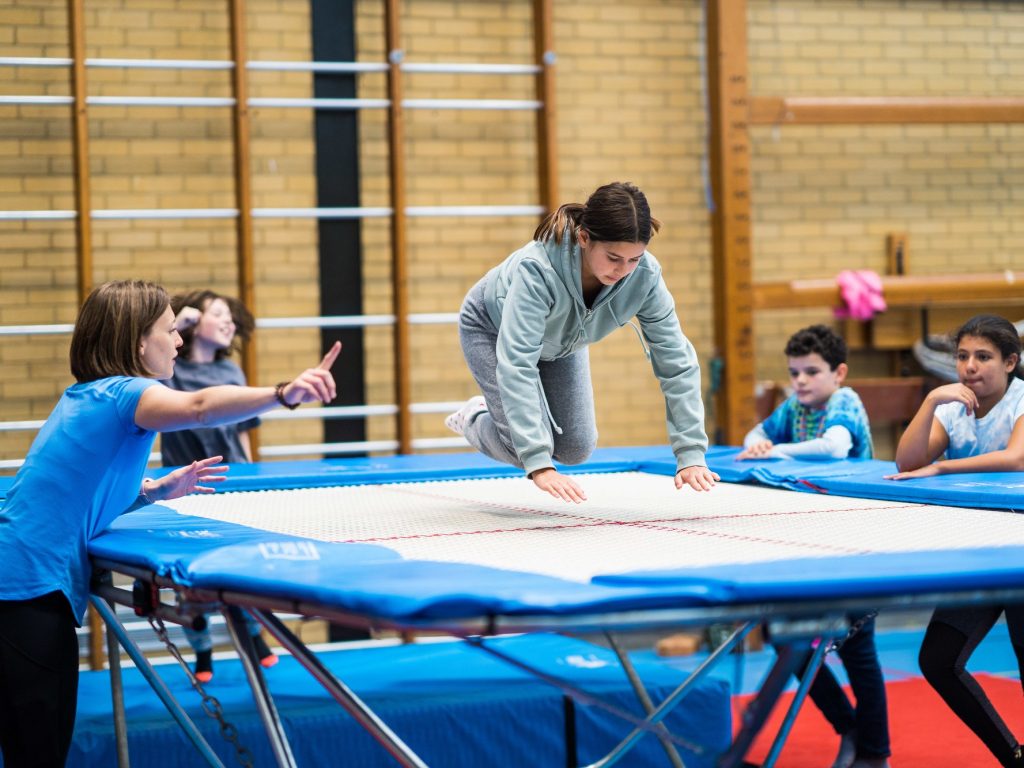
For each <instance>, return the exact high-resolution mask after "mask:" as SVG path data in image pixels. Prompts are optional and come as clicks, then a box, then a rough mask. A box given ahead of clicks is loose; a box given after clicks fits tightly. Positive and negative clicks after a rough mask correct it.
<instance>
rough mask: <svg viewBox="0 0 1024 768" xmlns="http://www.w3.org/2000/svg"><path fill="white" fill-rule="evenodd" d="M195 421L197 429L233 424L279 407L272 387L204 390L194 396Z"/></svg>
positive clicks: (232, 387)
mask: <svg viewBox="0 0 1024 768" xmlns="http://www.w3.org/2000/svg"><path fill="white" fill-rule="evenodd" d="M194 394H195V395H196V399H197V402H196V404H195V414H196V419H197V421H198V422H199V424H200V425H201V426H206V427H214V426H218V425H220V424H233V423H235V422H239V421H244V420H245V419H249V418H252V417H253V416H259V415H260V414H261V413H264V412H265V411H268V410H270V409H271V408H273V407H275V406H276V405H279V403H278V401H277V397H276V395H275V392H274V388H273V387H237V386H231V385H222V386H216V387H207V388H206V389H201V390H198V391H197V392H195V393H194Z"/></svg>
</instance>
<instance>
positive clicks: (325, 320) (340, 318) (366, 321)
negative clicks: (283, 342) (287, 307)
mask: <svg viewBox="0 0 1024 768" xmlns="http://www.w3.org/2000/svg"><path fill="white" fill-rule="evenodd" d="M394 323H395V316H394V315H334V316H327V317H263V318H258V319H257V320H256V327H257V328H365V327H368V326H374V325H394Z"/></svg>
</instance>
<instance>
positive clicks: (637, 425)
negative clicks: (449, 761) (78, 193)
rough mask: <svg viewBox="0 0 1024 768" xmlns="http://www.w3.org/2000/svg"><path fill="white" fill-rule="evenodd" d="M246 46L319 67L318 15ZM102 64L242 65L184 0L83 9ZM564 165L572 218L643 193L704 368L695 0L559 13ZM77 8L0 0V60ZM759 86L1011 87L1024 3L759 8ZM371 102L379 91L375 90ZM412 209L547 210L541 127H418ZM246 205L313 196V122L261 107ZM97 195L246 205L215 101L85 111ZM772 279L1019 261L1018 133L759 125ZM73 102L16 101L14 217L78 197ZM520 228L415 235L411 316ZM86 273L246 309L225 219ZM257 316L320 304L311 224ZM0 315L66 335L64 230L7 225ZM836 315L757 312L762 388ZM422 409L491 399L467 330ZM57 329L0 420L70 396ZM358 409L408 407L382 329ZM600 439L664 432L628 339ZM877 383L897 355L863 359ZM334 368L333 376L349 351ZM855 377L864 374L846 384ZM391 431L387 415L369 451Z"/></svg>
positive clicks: (411, 35) (29, 47)
mask: <svg viewBox="0 0 1024 768" xmlns="http://www.w3.org/2000/svg"><path fill="white" fill-rule="evenodd" d="M531 5H532V4H531V3H529V2H528V0H488V1H486V2H485V1H482V0H477V1H476V2H469V1H468V0H407V2H404V3H403V4H402V14H403V18H402V26H403V41H402V46H403V49H404V51H405V54H406V60H407V61H410V62H448V61H460V62H516V63H526V62H529V61H530V60H531V57H532V34H531ZM248 7H249V15H248V24H247V31H248V38H249V56H250V57H251V58H252V59H265V60H282V59H293V60H308V59H309V57H310V33H309V29H308V26H309V18H308V6H307V4H306V3H295V2H288V1H287V0H278V1H277V2H274V1H273V0H251V1H250V2H249V3H248ZM86 11H87V25H88V28H87V31H86V41H87V45H88V54H89V55H90V56H95V57H159V58H209V59H222V60H223V59H226V58H228V56H229V50H228V29H227V14H226V5H222V4H220V3H197V2H187V1H186V0H132V2H127V1H126V0H90V2H89V3H87V4H86ZM554 12H555V19H554V22H555V48H556V51H557V54H558V66H557V101H558V122H557V124H558V137H557V149H558V158H559V166H560V173H561V177H560V184H561V187H560V197H561V199H562V201H565V202H568V201H576V200H579V201H582V200H583V199H584V198H585V196H586V195H587V194H588V193H589V192H590V191H591V190H592V189H593V188H594V187H595V186H597V185H598V184H601V183H604V182H607V181H611V180H630V181H633V182H635V183H637V184H638V185H640V186H641V188H643V189H644V190H645V191H646V192H647V194H648V197H649V198H650V201H651V204H652V208H653V210H654V213H655V215H656V216H658V217H659V218H660V219H661V220H662V221H663V223H664V229H663V231H662V233H661V234H659V235H658V236H657V237H656V238H655V239H654V241H653V242H652V244H651V250H652V251H653V252H654V253H655V254H656V255H657V256H658V258H659V259H660V260H661V261H662V263H663V264H664V266H665V272H666V279H667V281H668V283H669V286H670V288H671V289H672V290H673V292H674V293H675V295H676V298H677V302H678V307H679V313H680V316H681V319H682V321H683V327H684V330H685V331H686V332H687V334H688V335H689V336H690V338H691V339H692V340H693V342H694V344H695V345H696V347H697V349H698V352H699V354H700V357H701V360H702V362H703V363H704V364H705V366H706V365H707V363H708V361H709V359H710V357H711V355H712V353H713V349H712V347H713V342H712V331H711V317H712V307H711V305H710V301H709V296H710V286H711V266H710V247H709V229H708V214H707V210H706V206H705V181H706V180H705V175H704V170H703V165H704V162H705V142H706V121H705V114H704V93H703V84H702V78H703V71H704V68H703V65H702V63H701V59H702V51H703V40H702V32H703V27H702V17H701V16H702V10H701V5H700V4H699V3H696V2H691V1H689V0H633V2H630V3H629V4H627V5H626V6H623V4H621V3H618V2H615V1H614V0H592V1H591V2H587V3H582V2H566V3H555V7H554ZM382 14H383V11H382V3H381V2H379V0H360V2H359V4H358V18H357V34H358V58H359V59H360V60H362V61H375V62H379V61H382V60H383V59H384V53H385V52H384V45H383V15H382ZM65 25H66V11H65V3H64V2H63V0H14V2H8V3H7V4H6V5H5V6H4V7H3V8H0V55H13V56H66V55H68V47H67V35H66V30H65ZM748 30H749V33H748V34H749V53H750V72H751V85H752V92H753V93H755V94H758V95H764V96H771V95H973V96H985V95H1015V96H1020V95H1021V94H1020V83H1022V82H1024V56H1022V55H1021V51H1022V50H1024V46H1022V45H1021V43H1022V42H1024V7H1022V6H1020V5H1018V4H1008V3H998V2H979V1H976V0H971V1H970V2H956V1H954V0H921V2H916V3H914V4H913V5H912V6H907V5H906V4H903V3H897V2H895V0H862V1H860V2H853V0H834V1H826V0H771V1H770V2H769V1H768V0H750V5H749V26H748ZM89 80H90V92H91V93H93V94H103V95H114V94H132V95H153V94H161V95H171V94H180V95H202V96H225V95H228V94H229V86H230V83H229V78H228V75H227V73H226V72H170V71H162V70H144V71H125V70H118V69H90V70H89ZM249 80H250V88H251V92H252V95H253V96H297V97H301V96H309V95H311V80H310V77H309V76H308V75H302V74H294V73H271V72H254V73H251V74H250V78H249ZM359 84H360V85H359V95H360V96H363V97H380V96H384V95H385V81H384V78H383V76H381V75H362V76H360V79H359ZM405 85H406V96H407V97H409V98H473V97H484V98H516V99H529V98H533V95H534V94H533V84H532V81H531V80H530V78H528V77H513V76H483V75H472V76H470V75H427V74H409V75H407V76H406V78H405ZM0 93H6V94H15V93H33V94H36V93H46V94H57V95H60V94H67V93H69V88H68V82H67V74H66V71H65V70H62V69H50V68H18V69H12V68H8V67H0ZM406 117H407V125H406V138H407V144H406V154H405V159H406V165H407V172H408V176H409V179H408V190H407V194H408V203H409V204H410V205H459V204H493V205H499V204H532V203H535V202H536V201H537V191H536V176H535V170H534V169H535V163H536V149H535V145H534V135H535V134H534V129H535V126H534V117H533V115H532V114H531V113H527V112H471V111H449V110H408V111H407V112H406ZM252 125H253V127H252V134H253V145H252V151H253V173H254V176H253V191H254V205H256V206H258V207H300V206H311V205H314V204H315V179H314V175H313V174H314V162H315V158H314V151H315V148H314V145H313V140H312V122H311V113H310V112H309V111H308V110H285V109H269V108H263V109H256V110H253V124H252ZM360 130H361V138H362V146H361V170H362V178H361V180H360V182H361V186H362V194H363V204H364V205H387V203H388V179H387V144H386V122H385V115H384V113H383V111H381V110H367V111H364V112H362V113H361V114H360ZM90 134H91V138H92V146H91V170H92V173H93V185H92V192H93V205H94V207H96V208H116V207H132V208H140V207H233V206H234V197H233V185H232V177H231V173H232V171H231V126H230V115H229V112H228V110H226V109H217V108H203V109H195V108H191V109H184V108H151V107H146V108H139V107H132V108H127V107H94V108H92V109H91V110H90ZM752 157H753V195H752V199H753V211H754V217H753V222H754V242H755V260H754V268H755V276H756V278H757V279H758V280H768V279H779V278H789V277H802V276H806V277H829V276H833V275H835V274H836V273H837V272H838V271H839V270H841V269H843V268H848V267H860V268H869V269H876V270H880V271H881V270H882V269H883V268H884V263H885V235H886V233H888V232H891V231H900V232H907V233H908V234H909V235H910V243H911V265H912V269H913V270H914V271H915V272H917V273H939V272H957V271H967V270H968V269H971V270H978V269H1002V268H1005V267H1008V266H1015V265H1017V264H1018V263H1019V257H1018V256H1017V254H1018V253H1019V251H1020V249H1021V246H1022V245H1024V216H1022V215H1021V214H1022V213H1024V210H1022V209H1024V198H1022V196H1021V194H1020V190H1021V189H1024V178H1022V176H1024V126H1021V125H960V126H956V125H949V126H947V125H939V126H832V127H814V126H811V127H809V126H803V127H778V128H774V127H757V128H755V129H754V130H753V131H752ZM70 173H71V163H70V122H69V112H68V109H67V108H66V107H42V106H20V107H15V106H5V105H0V209H24V208H30V209H70V208H72V207H73V204H74V201H73V188H72V184H71V176H70ZM535 223H536V222H535V221H534V220H532V219H530V218H518V219H509V218H487V219H481V218H473V217H459V218H444V219H441V218H438V219H433V218H415V219H410V220H409V228H408V241H409V270H410V277H411V282H410V290H411V293H410V300H411V309H412V311H413V312H454V311H456V310H457V308H458V305H459V303H460V301H461V298H462V296H463V295H464V293H465V291H466V290H467V289H468V288H469V287H470V286H471V285H472V284H473V283H474V282H475V280H476V279H477V278H478V277H479V276H480V275H482V274H483V273H484V272H485V271H486V269H488V268H489V267H490V266H491V265H493V264H494V263H496V262H497V261H499V260H500V259H501V258H503V257H504V256H505V255H506V254H507V253H508V252H509V251H511V250H513V249H514V248H516V247H518V246H519V245H521V244H522V243H523V242H525V241H526V240H527V239H528V238H529V235H530V234H531V232H532V230H533V228H534V226H535ZM94 230H95V231H94V246H95V259H96V279H97V280H102V279H107V278H111V277H125V276H142V277H149V278H152V279H156V280H160V281H162V282H164V283H166V284H167V285H168V286H169V287H170V288H171V289H172V290H177V289H180V288H185V287H192V286H196V285H212V286H213V287H214V288H216V289H219V290H222V291H225V292H233V291H234V290H235V288H234V286H235V269H234V242H235V235H234V225H233V223H232V222H231V221H229V220H206V221H152V220H142V221H134V222H126V221H97V222H95V226H94ZM255 241H256V277H257V286H256V295H257V300H256V306H255V307H254V310H255V311H256V313H257V315H260V316H285V315H288V316H290V315H311V314H315V313H316V311H317V306H318V294H317V291H318V289H317V287H316V285H317V283H316V269H317V266H316V264H317V255H316V248H317V233H316V224H315V222H314V221H312V220H292V221H288V220H284V219H258V220H257V221H256V224H255ZM363 246H364V274H365V277H366V287H365V307H366V312H368V313H387V312H390V308H391V307H390V288H389V283H388V281H389V277H390V253H389V248H390V233H389V228H388V223H387V221H386V220H380V219H372V220H368V221H367V222H366V224H365V228H364V237H363ZM0 270H2V272H0V323H2V324H13V323H19V324H20V323H68V322H71V320H72V319H73V317H74V313H75V309H76V304H77V299H76V296H75V287H74V286H75V281H74V229H73V226H72V225H71V224H70V222H45V221H43V222H39V221H36V222H3V221H0ZM829 319H830V314H829V312H828V311H826V310H813V311H801V312H794V311H775V312H763V313H760V314H759V315H758V316H757V318H756V328H755V331H756V338H757V358H758V375H759V376H760V377H771V378H781V377H782V376H783V375H784V361H783V360H782V357H781V354H780V349H781V347H782V346H783V344H784V341H785V338H786V337H787V336H788V335H789V334H790V333H791V332H792V331H793V330H794V329H795V328H797V327H799V326H801V325H805V324H807V323H809V322H817V321H828V320H829ZM411 333H412V338H411V340H412V360H411V361H410V371H411V376H412V381H413V399H414V401H440V400H458V399H462V398H465V397H467V396H469V395H470V394H473V392H474V386H473V383H472V381H471V380H470V377H469V375H468V373H467V372H466V370H465V366H464V364H463V363H462V360H461V356H460V352H459V349H458V343H457V337H456V333H455V329H454V327H453V326H444V325H442V326H413V328H412V331H411ZM317 337H318V335H317V334H316V333H315V332H310V331H281V330H263V331H260V332H259V334H258V336H257V338H258V343H257V353H258V355H259V360H260V378H261V380H262V381H265V382H270V381H276V380H278V379H280V378H283V377H284V376H286V375H288V374H289V373H291V372H293V371H294V370H297V369H299V368H301V367H304V366H305V365H307V364H308V361H309V360H310V358H311V357H315V355H316V349H317V344H318V341H317ZM66 346H67V337H65V336H52V337H51V336H44V337H40V336H36V337H30V338H28V337H16V336H14V337H12V336H0V402H2V406H0V420H15V419H19V420H20V419H38V418H43V417H44V416H45V415H46V413H47V412H48V411H49V409H50V408H51V407H52V404H53V402H54V400H55V398H56V397H57V396H58V394H59V392H60V390H61V389H62V388H63V387H64V386H66V384H67V383H68V380H69V378H68V374H67V370H66ZM367 361H368V363H367V379H368V396H367V399H368V402H370V403H390V402H393V392H392V389H393V377H392V362H391V334H390V330H388V329H371V330H369V331H368V332H367ZM592 362H593V367H594V379H595V382H594V383H595V390H596V397H597V404H598V421H599V428H600V430H601V442H602V444H604V445H623V444H640V443H652V442H662V441H664V439H665V433H664V423H663V409H662V405H661V399H660V394H659V391H658V388H657V384H656V382H655V381H654V379H653V377H652V376H651V374H650V371H649V367H648V366H647V364H646V363H645V361H644V360H643V357H642V355H641V354H640V350H639V348H638V346H637V344H636V341H635V339H634V338H633V337H632V334H631V333H629V332H627V331H624V332H622V333H619V334H614V335H613V336H612V337H610V338H609V339H607V340H605V341H604V342H602V343H601V344H600V345H597V346H596V347H594V348H593V350H592ZM857 363H858V365H859V366H860V367H861V369H862V370H864V369H868V368H871V369H872V370H870V371H868V372H876V371H875V370H874V369H875V368H878V366H880V365H881V363H879V362H878V360H875V359H874V358H871V357H868V356H863V355H862V356H859V357H858V359H857ZM342 364H344V361H343V362H342ZM857 372H858V371H855V373H857ZM414 433H415V435H416V436H417V437H442V436H446V433H445V430H444V428H443V426H442V424H441V417H440V416H429V417H427V416H424V417H418V418H417V419H416V420H415V421H414ZM319 434H320V432H319V425H318V423H317V422H315V421H313V422H311V421H287V422H274V423H268V425H267V426H266V428H265V429H264V430H263V441H264V443H266V444H277V443H284V442H315V441H317V440H318V439H319ZM393 436H394V428H393V422H392V420H391V419H388V418H375V419H372V420H371V424H370V437H371V438H391V437H393ZM30 439H31V433H0V458H13V457H17V456H21V455H23V454H24V451H25V450H26V449H27V445H28V441H29V440H30Z"/></svg>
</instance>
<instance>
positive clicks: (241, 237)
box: [228, 0, 260, 461]
mask: <svg viewBox="0 0 1024 768" xmlns="http://www.w3.org/2000/svg"><path fill="white" fill-rule="evenodd" d="M228 12H229V14H230V28H231V58H232V60H233V61H234V64H235V66H234V69H233V70H232V71H231V91H232V96H234V98H235V106H234V109H232V110H231V126H232V139H233V145H234V146H233V149H234V163H235V207H236V208H238V219H237V220H236V221H235V239H236V242H235V253H236V260H237V262H238V263H237V275H238V300H239V301H241V302H242V304H244V305H245V307H246V309H248V310H249V311H250V312H252V313H254V314H255V312H256V290H255V267H254V266H253V233H252V149H251V147H252V142H251V140H250V136H251V132H250V125H249V123H250V120H249V81H248V71H247V68H246V63H247V61H248V54H247V48H246V35H245V32H246V29H245V16H246V13H245V0H230V3H229V7H228ZM242 369H243V370H244V372H245V378H246V381H249V382H251V383H252V384H254V385H255V384H257V383H258V379H259V367H258V365H257V360H256V345H255V344H254V343H252V342H251V341H248V342H246V343H245V348H244V349H243V350H242ZM249 446H250V449H251V453H252V457H253V460H255V461H259V455H260V435H259V429H253V430H250V431H249Z"/></svg>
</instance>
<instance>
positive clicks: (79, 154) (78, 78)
mask: <svg viewBox="0 0 1024 768" xmlns="http://www.w3.org/2000/svg"><path fill="white" fill-rule="evenodd" d="M83 1H84V0H68V38H69V42H70V45H71V93H72V95H73V96H74V99H75V101H74V104H73V106H72V107H71V109H72V110H73V111H72V115H71V137H72V143H71V147H72V163H73V166H74V183H75V213H76V218H75V257H76V258H75V267H76V272H77V277H78V304H79V306H81V304H82V303H83V302H84V301H85V299H86V297H87V296H88V295H89V292H90V291H91V290H92V279H93V278H92V272H93V265H92V196H91V191H90V190H91V184H90V177H89V107H88V104H87V102H86V97H87V95H88V87H87V85H86V78H85V10H84V8H83ZM96 648H97V649H98V651H97V652H102V645H101V640H98V641H97V645H96Z"/></svg>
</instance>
